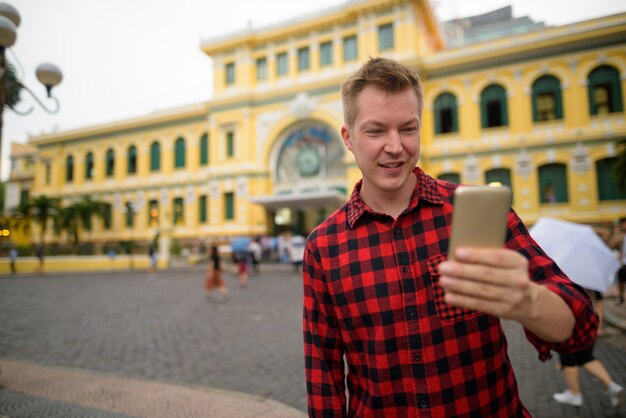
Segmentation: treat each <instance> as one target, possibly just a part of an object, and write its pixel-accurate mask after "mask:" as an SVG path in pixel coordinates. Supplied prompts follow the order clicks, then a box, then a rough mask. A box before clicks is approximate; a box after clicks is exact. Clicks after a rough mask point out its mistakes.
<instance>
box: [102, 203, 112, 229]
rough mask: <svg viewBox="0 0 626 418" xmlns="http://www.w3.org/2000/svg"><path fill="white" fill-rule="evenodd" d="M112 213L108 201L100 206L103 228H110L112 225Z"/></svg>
mask: <svg viewBox="0 0 626 418" xmlns="http://www.w3.org/2000/svg"><path fill="white" fill-rule="evenodd" d="M112 214H113V206H112V205H111V204H110V203H104V204H103V206H102V217H103V226H104V229H111V227H112V226H113V222H112Z"/></svg>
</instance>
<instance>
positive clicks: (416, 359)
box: [413, 354, 422, 361]
mask: <svg viewBox="0 0 626 418" xmlns="http://www.w3.org/2000/svg"><path fill="white" fill-rule="evenodd" d="M421 359H422V356H420V355H419V354H414V355H413V360H415V361H420V360H421Z"/></svg>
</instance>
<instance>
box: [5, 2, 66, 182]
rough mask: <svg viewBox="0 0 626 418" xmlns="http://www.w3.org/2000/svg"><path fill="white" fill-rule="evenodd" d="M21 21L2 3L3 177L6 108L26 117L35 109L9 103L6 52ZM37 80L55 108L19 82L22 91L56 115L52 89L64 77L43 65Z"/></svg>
mask: <svg viewBox="0 0 626 418" xmlns="http://www.w3.org/2000/svg"><path fill="white" fill-rule="evenodd" d="M20 22H21V19H20V14H19V12H18V11H17V10H16V9H15V8H14V7H13V6H11V5H10V4H7V3H0V176H1V175H2V125H3V114H4V107H5V106H6V105H7V104H8V105H9V107H10V108H11V110H13V111H14V112H15V113H17V114H21V115H25V114H28V113H30V112H31V111H32V110H33V108H30V109H29V110H27V111H26V112H21V111H18V110H17V109H15V108H13V106H12V103H8V100H7V99H8V98H7V88H6V84H5V82H6V73H7V66H6V57H5V50H6V48H9V47H11V46H13V44H14V43H15V39H16V37H17V27H18V26H19V25H20ZM36 76H37V79H38V80H39V81H40V82H41V83H42V84H43V85H44V86H45V87H46V91H47V95H48V98H50V99H52V100H54V102H55V107H54V108H48V107H46V105H45V104H44V103H43V102H42V101H41V100H39V98H37V96H36V95H35V94H34V93H33V92H32V91H31V90H30V89H29V88H28V87H27V86H26V85H24V84H23V83H21V82H20V81H17V85H18V88H19V89H20V91H22V90H25V91H27V92H28V93H29V94H30V95H31V96H32V97H33V98H34V99H35V101H36V102H37V103H38V104H39V105H40V106H41V107H42V108H43V109H44V110H45V111H46V112H48V113H56V112H58V111H59V101H58V100H57V99H56V98H55V97H53V96H52V95H51V91H52V88H53V87H54V86H56V85H57V84H59V83H60V82H61V80H62V79H63V75H62V74H61V71H60V70H59V69H58V67H57V66H55V65H54V64H48V63H45V64H41V65H39V66H38V67H37V70H36Z"/></svg>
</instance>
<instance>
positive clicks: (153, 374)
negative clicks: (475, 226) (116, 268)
mask: <svg viewBox="0 0 626 418" xmlns="http://www.w3.org/2000/svg"><path fill="white" fill-rule="evenodd" d="M203 276H204V269H203V267H194V268H188V269H184V270H169V271H165V272H159V273H157V274H156V275H154V276H153V277H150V276H149V275H148V274H147V273H146V272H144V271H134V272H115V273H106V272H102V273H86V274H66V275H63V274H49V275H41V276H38V275H37V276H35V275H31V276H19V275H18V276H10V277H7V276H4V277H0V367H2V368H3V372H2V373H1V374H0V417H11V418H13V417H37V418H40V417H69V416H76V417H79V416H94V417H127V416H152V417H156V416H170V417H173V416H188V417H191V416H234V415H230V413H228V412H224V411H227V409H219V408H217V409H215V408H216V406H215V405H213V408H214V409H211V408H210V407H207V408H208V409H196V410H194V409H188V410H186V412H185V409H184V407H183V406H181V402H183V401H181V399H182V400H184V399H189V403H190V404H191V402H197V401H198V399H203V396H206V397H207V399H209V398H210V399H217V398H216V397H215V396H216V395H217V396H218V397H219V399H220V402H224V403H228V402H230V403H231V404H237V405H238V406H237V409H238V410H239V415H237V416H242V417H245V416H250V417H252V416H254V417H261V416H263V417H271V416H286V417H288V416H294V417H297V416H303V415H304V412H305V411H306V399H305V384H304V368H303V355H302V338H301V321H302V319H301V318H302V313H301V293H302V285H301V279H300V277H299V275H298V274H296V273H294V272H293V271H292V270H291V269H290V268H289V267H288V266H262V273H261V274H260V275H257V276H255V275H252V276H251V277H250V280H249V283H248V286H247V287H246V288H243V289H242V288H240V287H239V285H238V282H237V279H236V277H235V276H234V275H232V274H230V273H227V274H226V275H225V277H226V283H227V285H228V287H229V291H230V294H229V298H228V300H227V301H212V300H208V299H207V297H206V295H205V294H204V290H203ZM505 327H506V329H507V335H508V339H509V353H510V356H511V359H512V361H513V364H514V366H515V369H516V372H517V377H518V381H519V384H520V389H521V394H522V399H523V401H524V403H525V405H526V406H527V407H528V408H529V409H530V411H531V412H532V413H533V416H535V417H547V418H551V417H555V418H556V417H572V416H576V414H577V413H578V416H580V417H581V418H582V417H606V416H621V415H620V413H621V414H623V416H625V417H626V408H625V407H622V408H621V409H620V410H618V411H613V410H611V408H610V407H609V405H608V399H606V397H605V396H604V394H603V388H602V387H601V385H600V384H599V383H598V382H597V381H595V380H593V378H591V377H590V376H589V375H587V374H586V373H584V372H583V373H582V374H581V376H582V385H583V394H584V396H585V405H584V407H583V408H581V409H580V410H579V411H576V410H575V409H574V408H572V407H567V406H561V405H558V404H556V403H554V402H552V401H550V398H551V395H552V393H554V392H557V391H559V392H560V391H562V390H563V381H562V376H561V374H560V372H559V371H558V370H557V369H556V358H555V359H553V360H552V361H550V362H548V363H540V362H539V361H538V360H537V356H536V353H535V352H534V350H533V349H532V347H531V346H530V345H529V344H528V343H527V342H526V340H525V339H524V337H523V333H522V331H521V328H520V327H519V326H518V325H516V324H514V323H506V324H505ZM595 352H596V355H597V357H599V358H600V359H601V360H602V361H604V363H605V364H606V366H607V368H608V369H609V370H610V372H611V374H612V375H613V377H614V379H615V380H617V381H618V382H620V383H622V384H624V383H626V334H625V333H624V331H623V330H621V329H618V328H613V327H609V328H608V330H607V335H606V336H605V337H602V338H601V339H599V340H598V343H597V344H596V351H595ZM31 376H32V377H31ZM35 376H39V377H38V379H39V380H38V381H37V384H35V383H34V382H32V381H31V380H33V379H35ZM41 376H49V379H48V380H54V381H55V382H56V385H55V387H54V390H52V389H48V391H47V392H46V391H45V390H43V389H42V387H43V385H44V383H45V382H43V380H44V379H43V377H41ZM90 376H93V377H94V378H95V379H97V380H89V379H88V378H89V377H90ZM40 381H41V382H40ZM96 381H97V382H102V383H101V386H100V387H97V386H95V383H93V382H96ZM90 382H91V383H90ZM80 388H84V390H82V391H81V390H80ZM103 388H108V390H111V388H115V393H112V392H106V391H105V389H103ZM87 389H89V390H87ZM53 392H54V393H53ZM78 392H80V394H78ZM168 393H170V395H169V397H168ZM157 395H158V396H157ZM150 396H152V398H150ZM211 396H213V398H211ZM186 397H188V398H186ZM176 399H177V400H176ZM139 401H141V402H143V403H144V404H145V405H144V406H143V407H142V408H143V409H142V410H133V409H132V408H126V409H124V408H123V405H122V404H123V403H124V402H126V403H129V404H130V403H133V405H135V407H136V408H139V407H138V406H136V405H141V402H139ZM168 401H169V403H168ZM176 402H179V403H178V404H177V403H176ZM254 404H256V405H257V407H256V409H255V407H254V406H252V405H254ZM115 405H118V406H119V407H117V408H116V407H114V406H115ZM246 405H248V406H246ZM231 406H232V405H231ZM222 407H223V408H226V407H227V405H223V406H222ZM190 408H191V407H190ZM246 408H248V409H246ZM272 408H274V409H272ZM281 408H282V409H281ZM120 411H122V412H120ZM146 411H148V412H146ZM163 411H168V412H167V413H165V412H163ZM175 411H178V412H175ZM194 411H195V412H194ZM198 411H204V412H198ZM220 411H221V412H220ZM245 411H253V412H245ZM272 411H275V412H272ZM277 411H280V413H282V414H283V415H280V414H279V412H277Z"/></svg>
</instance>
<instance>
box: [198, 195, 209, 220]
mask: <svg viewBox="0 0 626 418" xmlns="http://www.w3.org/2000/svg"><path fill="white" fill-rule="evenodd" d="M198 221H199V222H200V223H201V224H204V223H206V221H207V197H206V195H202V196H200V199H199V200H198Z"/></svg>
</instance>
